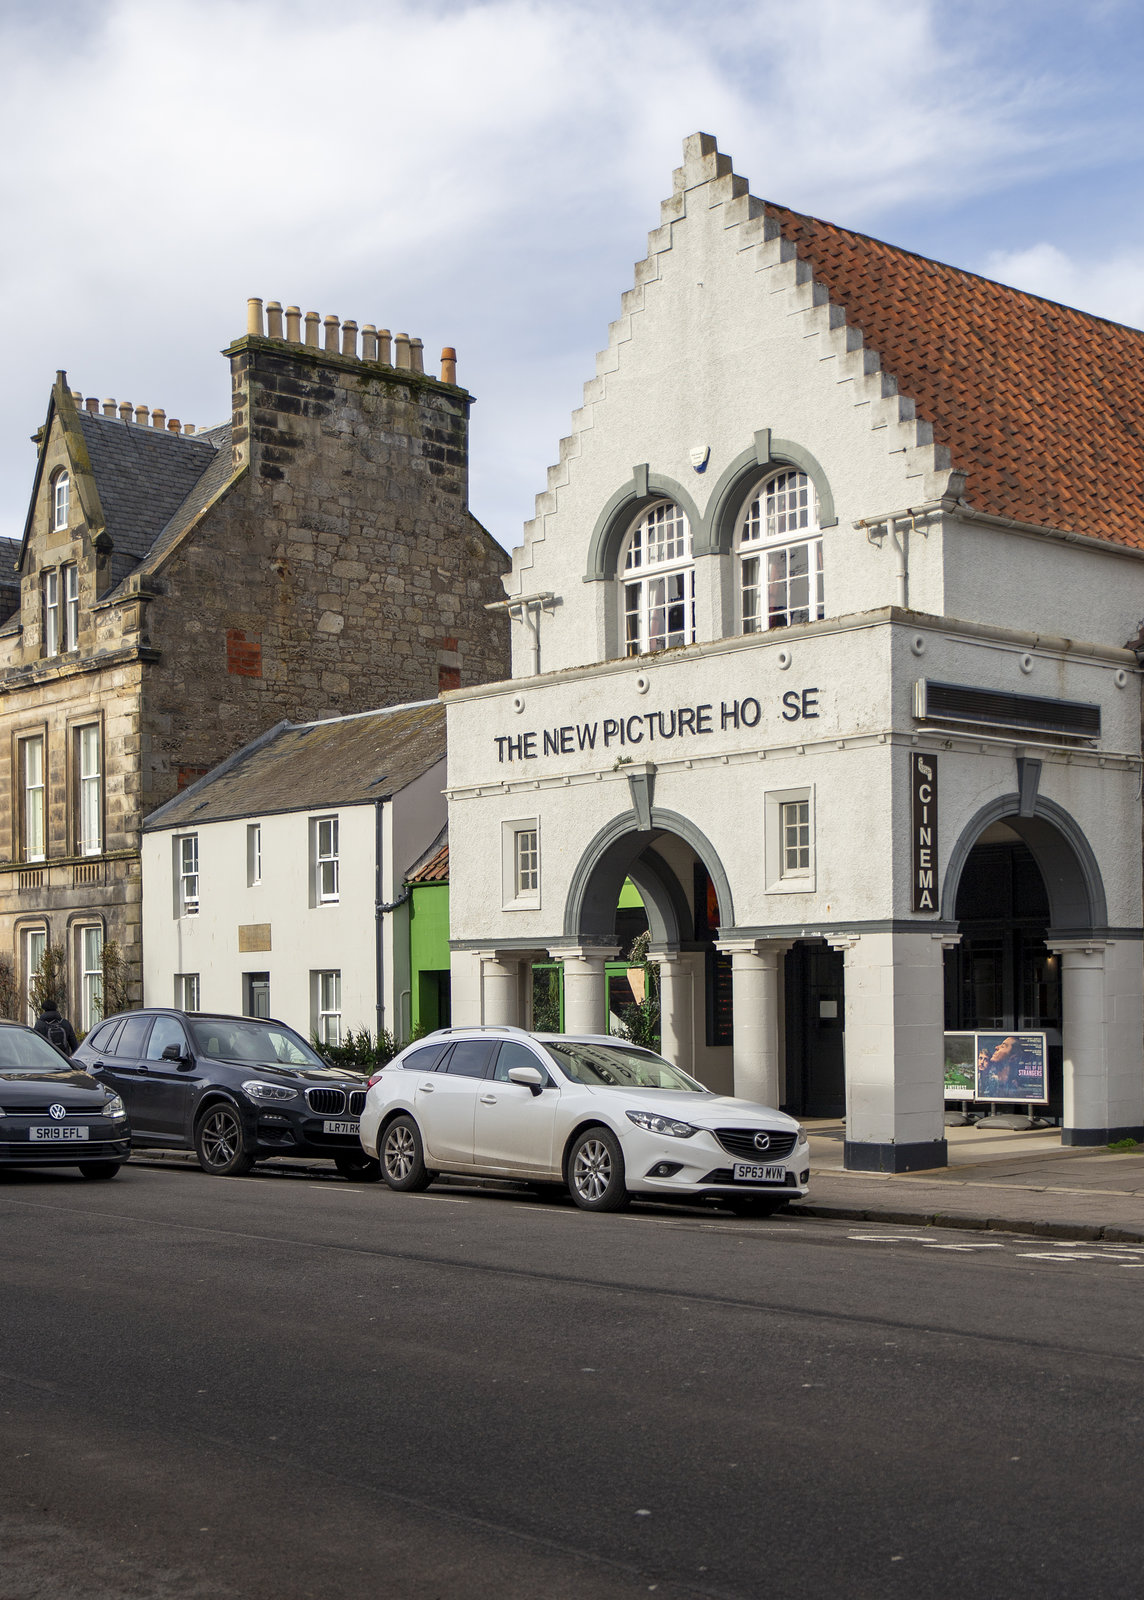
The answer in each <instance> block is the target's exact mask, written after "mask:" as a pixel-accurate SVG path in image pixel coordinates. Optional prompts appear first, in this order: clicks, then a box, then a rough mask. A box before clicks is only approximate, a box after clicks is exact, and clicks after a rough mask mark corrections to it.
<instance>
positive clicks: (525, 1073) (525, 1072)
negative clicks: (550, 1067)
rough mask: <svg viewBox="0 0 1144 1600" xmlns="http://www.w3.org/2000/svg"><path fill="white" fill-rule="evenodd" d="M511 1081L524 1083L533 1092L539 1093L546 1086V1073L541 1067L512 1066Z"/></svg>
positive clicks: (510, 1071)
mask: <svg viewBox="0 0 1144 1600" xmlns="http://www.w3.org/2000/svg"><path fill="white" fill-rule="evenodd" d="M508 1081H509V1082H510V1083H523V1084H524V1086H525V1087H526V1088H528V1089H531V1090H532V1092H533V1094H539V1093H540V1091H541V1090H542V1089H543V1088H544V1074H543V1073H542V1072H541V1070H540V1068H539V1067H510V1068H509V1069H508Z"/></svg>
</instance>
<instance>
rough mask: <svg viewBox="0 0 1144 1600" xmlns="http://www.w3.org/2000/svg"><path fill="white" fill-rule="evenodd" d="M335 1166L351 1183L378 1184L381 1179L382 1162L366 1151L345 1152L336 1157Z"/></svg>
mask: <svg viewBox="0 0 1144 1600" xmlns="http://www.w3.org/2000/svg"><path fill="white" fill-rule="evenodd" d="M334 1166H335V1167H337V1169H338V1171H339V1172H340V1173H341V1175H342V1177H343V1178H348V1179H349V1181H350V1182H351V1183H376V1182H377V1180H378V1179H379V1178H380V1177H381V1162H380V1161H377V1160H375V1159H374V1157H373V1156H367V1155H366V1153H365V1151H364V1150H343V1151H342V1153H341V1155H337V1156H335V1157H334Z"/></svg>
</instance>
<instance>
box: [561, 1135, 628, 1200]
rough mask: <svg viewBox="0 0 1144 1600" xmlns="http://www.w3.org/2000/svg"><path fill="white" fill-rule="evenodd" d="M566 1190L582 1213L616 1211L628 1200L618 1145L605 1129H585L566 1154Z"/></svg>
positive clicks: (622, 1157)
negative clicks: (569, 1192) (567, 1189)
mask: <svg viewBox="0 0 1144 1600" xmlns="http://www.w3.org/2000/svg"><path fill="white" fill-rule="evenodd" d="M568 1188H569V1190H570V1191H571V1194H572V1198H573V1200H575V1202H576V1204H577V1205H578V1206H579V1207H580V1208H581V1210H583V1211H619V1209H620V1208H621V1206H626V1205H627V1203H628V1200H629V1199H630V1198H631V1197H630V1195H629V1194H628V1191H627V1187H626V1185H625V1183H624V1156H623V1151H622V1150H621V1149H620V1141H619V1140H618V1139H617V1138H616V1136H615V1134H614V1133H610V1132H609V1131H608V1129H607V1128H588V1129H586V1130H585V1132H584V1133H582V1134H581V1135H580V1137H579V1138H578V1139H577V1140H576V1143H575V1144H574V1145H573V1146H572V1148H571V1150H570V1151H569V1152H568Z"/></svg>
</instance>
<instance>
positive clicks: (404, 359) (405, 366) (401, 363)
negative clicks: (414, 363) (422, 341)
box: [393, 333, 409, 372]
mask: <svg viewBox="0 0 1144 1600" xmlns="http://www.w3.org/2000/svg"><path fill="white" fill-rule="evenodd" d="M393 343H394V347H395V349H396V354H395V356H394V358H393V365H394V366H395V367H400V368H401V370H402V371H403V372H408V371H409V335H408V334H407V333H399V334H398V335H397V338H396V339H395V340H394V341H393Z"/></svg>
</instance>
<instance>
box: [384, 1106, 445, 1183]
mask: <svg viewBox="0 0 1144 1600" xmlns="http://www.w3.org/2000/svg"><path fill="white" fill-rule="evenodd" d="M381 1175H382V1177H383V1178H384V1179H385V1181H386V1183H388V1185H389V1187H390V1188H391V1189H398V1190H400V1191H401V1192H402V1193H403V1194H409V1193H412V1192H413V1191H415V1190H418V1189H428V1187H429V1185H430V1184H431V1183H432V1182H433V1179H434V1178H435V1177H436V1173H433V1172H430V1171H429V1170H428V1169H427V1168H426V1166H425V1147H424V1145H423V1144H422V1143H421V1130H420V1129H419V1128H418V1126H417V1124H416V1123H415V1122H414V1120H413V1118H412V1117H394V1119H393V1121H392V1122H391V1123H390V1124H389V1127H388V1128H386V1130H385V1132H384V1134H383V1135H382V1139H381Z"/></svg>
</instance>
